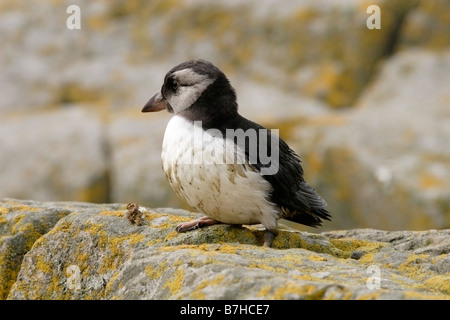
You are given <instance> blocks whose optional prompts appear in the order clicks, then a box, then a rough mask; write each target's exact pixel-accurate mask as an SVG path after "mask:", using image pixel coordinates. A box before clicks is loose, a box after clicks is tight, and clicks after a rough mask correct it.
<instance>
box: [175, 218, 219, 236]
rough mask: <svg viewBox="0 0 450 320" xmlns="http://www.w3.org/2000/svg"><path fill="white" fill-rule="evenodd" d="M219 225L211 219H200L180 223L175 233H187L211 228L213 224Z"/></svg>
mask: <svg viewBox="0 0 450 320" xmlns="http://www.w3.org/2000/svg"><path fill="white" fill-rule="evenodd" d="M218 223H221V222H220V221H217V220H214V219H211V218H210V217H202V218H200V219H196V220H192V221H189V222H184V223H180V224H179V225H178V226H177V228H176V230H177V232H187V231H192V230H195V229H199V228H203V227H207V226H212V225H214V224H218Z"/></svg>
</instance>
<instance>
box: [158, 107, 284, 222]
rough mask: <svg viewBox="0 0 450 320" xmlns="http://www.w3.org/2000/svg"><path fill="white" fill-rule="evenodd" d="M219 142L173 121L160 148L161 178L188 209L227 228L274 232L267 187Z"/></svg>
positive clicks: (240, 155) (239, 152)
mask: <svg viewBox="0 0 450 320" xmlns="http://www.w3.org/2000/svg"><path fill="white" fill-rule="evenodd" d="M225 141H226V140H225V139H223V138H222V137H221V136H216V135H211V134H209V133H208V132H207V131H204V130H203V129H202V128H201V126H199V125H194V124H193V123H192V122H190V121H188V120H186V119H184V118H183V117H180V116H177V115H175V116H174V117H173V118H172V119H171V120H170V122H169V123H168V125H167V128H166V132H165V134H164V141H163V147H162V155H161V158H162V163H163V170H164V172H165V174H166V178H167V180H168V181H169V183H170V184H171V186H172V188H173V189H174V190H175V192H176V193H177V194H178V195H179V196H180V197H182V198H184V199H185V200H186V201H187V202H188V203H189V205H190V206H192V207H194V208H195V209H197V210H198V211H200V212H203V213H204V214H206V215H207V216H209V217H211V218H213V219H216V220H219V221H221V222H224V223H229V224H256V223H262V224H264V225H265V226H266V227H267V228H271V229H273V228H276V220H277V218H278V210H277V208H276V206H275V205H274V204H272V203H270V202H269V201H268V200H267V199H266V196H267V194H268V193H269V192H270V190H271V185H270V183H269V182H267V181H266V180H265V179H264V178H263V177H262V176H261V175H260V173H259V172H257V171H256V170H254V168H253V167H251V166H250V165H248V163H246V161H245V154H244V152H243V151H242V150H240V149H237V152H235V150H234V144H233V143H232V142H230V141H228V142H227V143H226V142H225Z"/></svg>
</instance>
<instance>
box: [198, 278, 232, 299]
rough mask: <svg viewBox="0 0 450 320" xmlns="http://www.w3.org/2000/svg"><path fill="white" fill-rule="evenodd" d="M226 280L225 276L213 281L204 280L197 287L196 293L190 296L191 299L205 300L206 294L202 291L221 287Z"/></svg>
mask: <svg viewBox="0 0 450 320" xmlns="http://www.w3.org/2000/svg"><path fill="white" fill-rule="evenodd" d="M224 278H225V276H224V275H222V274H221V275H218V276H217V277H215V278H214V279H212V280H204V281H202V282H200V284H198V285H197V287H196V288H195V289H194V291H193V292H192V293H191V294H190V295H191V297H192V298H194V299H204V298H205V294H204V293H203V292H202V290H203V289H204V288H206V287H210V286H218V285H220V284H221V283H222V281H223V279H224Z"/></svg>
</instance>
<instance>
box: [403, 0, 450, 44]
mask: <svg viewBox="0 0 450 320" xmlns="http://www.w3.org/2000/svg"><path fill="white" fill-rule="evenodd" d="M449 14H450V3H449V2H448V1H446V0H436V1H424V0H421V1H420V2H419V5H418V6H417V7H416V8H414V9H413V10H411V12H409V13H408V15H407V16H406V17H405V22H404V24H403V27H402V31H401V33H400V39H399V47H400V48H402V49H405V48H411V47H421V48H427V49H432V50H442V49H448V48H449V47H450V38H449V37H448V34H449V33H450V19H449V18H448V17H449Z"/></svg>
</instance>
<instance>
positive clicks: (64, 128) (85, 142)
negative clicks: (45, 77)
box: [0, 106, 108, 202]
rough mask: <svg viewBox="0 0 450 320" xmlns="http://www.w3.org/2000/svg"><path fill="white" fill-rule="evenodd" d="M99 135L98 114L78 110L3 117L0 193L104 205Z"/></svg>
mask: <svg viewBox="0 0 450 320" xmlns="http://www.w3.org/2000/svg"><path fill="white" fill-rule="evenodd" d="M104 134H105V133H104V129H103V125H102V122H101V119H100V116H99V115H98V114H96V113H95V112H93V111H92V110H88V109H87V108H82V107H79V106H73V107H67V108H65V109H60V110H54V111H48V112H44V113H38V114H35V115H33V117H29V116H27V115H24V116H12V115H9V116H3V117H2V124H1V125H0V150H1V154H2V156H1V157H0V171H1V172H2V183H1V184H0V195H1V196H2V197H15V198H22V199H26V198H31V199H36V200H42V199H45V200H52V199H54V200H57V199H58V200H72V199H84V200H85V201H97V202H102V201H104V202H105V201H108V185H107V179H108V173H107V171H108V168H107V161H106V160H105V156H106V153H105V139H104Z"/></svg>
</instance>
